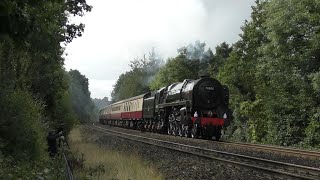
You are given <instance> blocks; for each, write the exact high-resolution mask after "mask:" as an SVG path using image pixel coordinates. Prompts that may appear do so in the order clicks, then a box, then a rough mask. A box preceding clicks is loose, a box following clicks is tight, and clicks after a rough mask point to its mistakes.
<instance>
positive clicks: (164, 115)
mask: <svg viewBox="0 0 320 180" xmlns="http://www.w3.org/2000/svg"><path fill="white" fill-rule="evenodd" d="M228 104H229V90H228V87H227V86H225V85H222V84H221V83H220V82H219V81H218V80H216V79H213V78H210V77H208V76H202V77H201V78H200V79H197V80H190V79H186V80H184V81H183V82H179V83H174V84H171V85H169V86H166V87H163V88H160V89H159V90H157V91H152V92H148V93H146V94H142V95H139V96H136V97H132V98H129V99H125V100H122V101H119V102H116V103H113V104H110V105H108V106H106V107H104V108H102V109H101V110H100V112H99V121H100V122H101V123H103V124H110V125H115V126H123V127H127V128H132V129H140V130H146V131H150V132H158V133H162V134H169V135H175V136H186V137H192V138H200V137H201V138H204V139H212V138H213V137H214V138H215V140H219V139H220V137H221V130H222V128H223V127H226V126H228V125H229V122H230V120H229V114H228V112H229V108H228Z"/></svg>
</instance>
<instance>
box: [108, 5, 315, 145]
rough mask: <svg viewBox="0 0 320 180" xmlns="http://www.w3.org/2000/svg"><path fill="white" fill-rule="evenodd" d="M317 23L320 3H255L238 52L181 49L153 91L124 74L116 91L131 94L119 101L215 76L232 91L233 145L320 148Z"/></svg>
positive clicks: (157, 75)
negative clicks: (206, 75)
mask: <svg viewBox="0 0 320 180" xmlns="http://www.w3.org/2000/svg"><path fill="white" fill-rule="evenodd" d="M319 19H320V1H318V0H309V1H306V0H303V1H301V0H287V1H276V0H270V1H267V0H257V1H256V5H255V6H253V7H252V13H251V20H250V21H245V23H244V25H243V26H242V27H241V30H242V33H241V34H240V39H239V40H238V41H237V42H235V43H234V44H233V45H232V46H229V45H228V44H227V43H221V44H220V45H218V46H217V47H216V48H215V52H212V51H211V49H210V48H208V49H206V44H205V43H201V42H199V41H197V42H195V43H194V44H190V45H188V46H186V47H182V48H180V49H178V53H179V54H178V56H177V57H174V58H169V59H168V60H167V62H166V64H165V65H164V66H162V67H161V68H160V69H159V71H158V72H156V73H155V78H154V80H153V81H152V82H151V83H149V84H147V85H146V84H143V85H141V83H142V82H145V81H143V80H141V79H139V78H135V77H136V76H132V77H133V78H132V79H130V78H129V77H131V74H132V73H134V72H135V71H134V70H132V71H130V72H128V73H126V74H123V75H121V76H120V78H119V79H118V82H117V85H116V86H115V89H114V92H119V91H121V89H122V87H127V88H126V89H125V90H123V91H124V92H121V93H120V94H121V97H120V98H117V97H116V96H113V100H119V99H124V98H126V97H131V96H132V95H137V94H139V93H140V94H142V93H144V92H146V90H149V89H148V86H149V87H150V89H151V90H156V89H158V88H160V87H163V86H166V85H169V84H171V83H174V82H179V81H180V82H181V81H183V80H184V79H189V78H190V79H197V78H198V77H199V75H202V74H209V75H210V76H212V77H214V78H217V79H219V80H220V81H221V82H222V83H223V84H226V85H228V86H229V88H230V97H231V98H230V106H231V109H232V111H233V122H232V124H231V126H230V127H229V128H228V131H227V132H226V134H227V135H228V137H229V138H231V139H234V140H240V141H249V142H260V143H270V144H277V145H290V146H292V145H298V146H305V147H319V146H320V109H319V104H320V96H319V94H320V69H319V68H320V61H319V59H320V21H319ZM137 69H139V68H137ZM142 69H143V68H141V69H139V70H142ZM142 72H143V71H142ZM138 77H143V75H141V76H138ZM122 83H123V84H122ZM130 83H131V84H130ZM134 83H136V84H134ZM139 83H140V84H139ZM127 84H130V85H127ZM126 91H129V92H126ZM114 95H115V93H114Z"/></svg>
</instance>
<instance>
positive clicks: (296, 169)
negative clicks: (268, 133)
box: [87, 125, 320, 179]
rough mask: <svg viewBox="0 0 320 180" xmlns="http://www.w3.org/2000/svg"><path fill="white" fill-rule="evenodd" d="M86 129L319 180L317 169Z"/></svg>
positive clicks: (286, 175)
mask: <svg viewBox="0 0 320 180" xmlns="http://www.w3.org/2000/svg"><path fill="white" fill-rule="evenodd" d="M87 128H89V129H93V130H96V131H99V132H102V133H106V134H110V135H113V136H117V137H121V138H124V139H128V140H133V141H136V142H140V143H144V144H149V145H153V146H157V147H161V148H165V149H169V150H174V151H178V152H182V153H187V154H191V155H195V156H200V157H204V158H208V159H213V160H217V161H222V162H224V163H229V164H231V165H233V166H241V167H245V168H251V169H255V170H259V171H262V172H264V173H265V174H268V175H269V176H271V177H272V178H273V177H278V178H285V179H320V169H319V168H313V167H307V166H301V165H295V164H290V163H284V162H279V161H273V160H268V159H262V158H257V157H251V156H245V155H240V154H235V153H229V152H224V151H218V150H213V149H207V148H201V147H198V146H191V145H186V144H181V143H175V142H170V141H164V140H159V139H154V138H148V137H143V136H139V135H133V134H128V133H124V132H118V131H114V130H111V129H106V128H103V127H99V126H96V125H93V126H87Z"/></svg>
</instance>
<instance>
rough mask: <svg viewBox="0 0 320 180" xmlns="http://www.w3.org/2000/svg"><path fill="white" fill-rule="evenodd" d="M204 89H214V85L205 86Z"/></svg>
mask: <svg viewBox="0 0 320 180" xmlns="http://www.w3.org/2000/svg"><path fill="white" fill-rule="evenodd" d="M204 89H205V90H209V91H214V87H212V86H206V87H205V88H204Z"/></svg>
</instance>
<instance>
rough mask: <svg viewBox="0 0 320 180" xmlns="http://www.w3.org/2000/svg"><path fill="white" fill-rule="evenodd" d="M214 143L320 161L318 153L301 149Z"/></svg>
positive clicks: (319, 153)
mask: <svg viewBox="0 0 320 180" xmlns="http://www.w3.org/2000/svg"><path fill="white" fill-rule="evenodd" d="M215 143H219V144H224V145H232V146H236V147H244V148H252V149H255V150H263V151H269V152H277V153H281V154H286V155H290V156H298V157H307V158H315V159H320V152H318V151H306V150H302V149H294V148H286V147H278V146H270V145H263V144H250V143H237V142H223V141H220V142H215Z"/></svg>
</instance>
